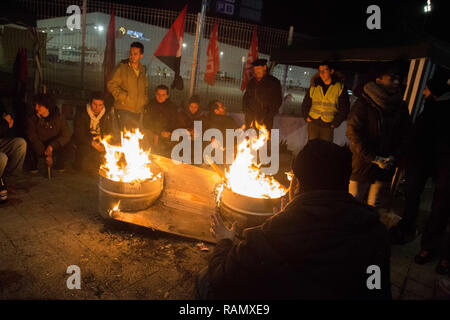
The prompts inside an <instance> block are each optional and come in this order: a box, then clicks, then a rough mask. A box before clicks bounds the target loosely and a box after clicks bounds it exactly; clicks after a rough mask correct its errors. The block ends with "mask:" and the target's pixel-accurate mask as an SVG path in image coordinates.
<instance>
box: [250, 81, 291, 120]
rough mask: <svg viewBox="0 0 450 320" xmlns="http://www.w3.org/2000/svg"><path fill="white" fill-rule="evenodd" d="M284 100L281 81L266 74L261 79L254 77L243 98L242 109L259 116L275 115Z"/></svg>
mask: <svg viewBox="0 0 450 320" xmlns="http://www.w3.org/2000/svg"><path fill="white" fill-rule="evenodd" d="M282 102H283V98H282V93H281V84H280V81H279V80H278V79H277V78H275V77H274V76H272V75H270V74H266V75H265V76H264V77H263V78H262V79H261V80H260V81H257V80H256V79H255V78H252V79H251V80H250V81H249V82H248V85H247V89H246V90H245V93H244V97H243V99H242V111H243V112H244V113H249V114H252V115H254V116H255V117H256V119H258V118H261V119H262V118H264V117H268V116H270V117H273V116H275V115H276V114H277V113H278V109H280V106H281V104H282Z"/></svg>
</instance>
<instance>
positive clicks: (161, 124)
mask: <svg viewBox="0 0 450 320" xmlns="http://www.w3.org/2000/svg"><path fill="white" fill-rule="evenodd" d="M178 120H179V116H178V107H177V105H176V104H175V103H173V102H172V100H170V99H167V100H166V101H165V102H164V103H159V102H158V101H156V99H155V98H154V99H152V100H151V101H150V103H149V104H148V105H147V106H146V107H145V108H144V128H145V129H147V130H151V131H152V132H153V133H154V134H157V135H159V134H161V132H163V131H169V132H172V131H173V130H175V129H177V128H179V127H180V124H179V123H178V122H179V121H178Z"/></svg>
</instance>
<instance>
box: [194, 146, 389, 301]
mask: <svg viewBox="0 0 450 320" xmlns="http://www.w3.org/2000/svg"><path fill="white" fill-rule="evenodd" d="M351 157H352V155H351V153H350V151H349V150H348V149H347V148H345V147H340V146H338V145H336V144H333V143H331V142H328V141H324V140H320V139H316V140H311V141H309V142H308V144H307V145H306V146H305V147H304V149H303V150H302V151H301V152H300V153H299V154H298V155H297V157H296V158H295V160H294V163H293V171H294V175H295V178H294V180H295V182H296V183H295V185H296V186H298V188H296V190H295V196H294V198H293V199H292V200H291V201H290V202H289V203H288V204H287V206H286V208H284V209H283V210H282V211H281V212H280V213H278V214H276V215H274V216H272V217H271V218H269V219H268V220H267V221H266V222H265V223H264V224H262V225H261V226H258V227H253V228H248V229H245V230H244V231H243V234H242V237H241V240H237V239H236V234H235V231H234V228H232V229H231V230H230V229H228V228H226V227H225V226H224V224H223V221H222V219H221V217H220V215H219V214H217V213H216V214H215V215H214V216H213V217H212V221H211V230H212V231H211V232H212V234H213V236H214V237H215V238H216V239H217V241H218V242H217V245H216V247H215V248H214V252H213V254H212V256H211V258H210V261H209V265H208V269H207V270H205V271H204V272H203V273H202V274H201V275H200V276H199V278H198V281H197V296H198V298H200V299H211V298H212V299H229V300H231V299H253V300H260V299H362V300H364V299H391V288H390V286H391V284H390V267H389V259H390V246H389V241H388V234H387V230H386V227H385V226H384V225H383V224H382V223H381V222H380V220H379V215H378V213H377V211H376V210H375V209H373V208H372V207H370V206H368V205H365V204H363V203H361V202H359V201H356V200H355V199H354V198H353V197H352V196H351V195H350V194H349V193H348V183H349V177H350V174H351ZM316 172H318V174H317V173H316ZM299 181H300V183H299ZM370 266H372V267H373V266H377V267H379V271H380V273H379V277H380V278H379V280H380V282H379V284H380V286H379V287H378V289H372V290H371V289H369V287H370V286H368V285H367V283H368V282H370V281H368V278H369V277H370V272H369V273H368V268H369V267H370Z"/></svg>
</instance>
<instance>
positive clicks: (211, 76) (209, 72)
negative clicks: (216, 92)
mask: <svg viewBox="0 0 450 320" xmlns="http://www.w3.org/2000/svg"><path fill="white" fill-rule="evenodd" d="M218 39H219V36H218V32H217V20H214V26H213V29H212V32H211V37H210V38H209V44H208V50H207V51H206V54H207V55H208V62H207V63H206V71H205V82H207V83H208V84H209V85H211V86H213V85H214V82H215V81H216V73H217V71H219V69H220V60H219V45H218Z"/></svg>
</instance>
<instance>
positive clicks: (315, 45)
mask: <svg viewBox="0 0 450 320" xmlns="http://www.w3.org/2000/svg"><path fill="white" fill-rule="evenodd" d="M324 60H327V61H330V62H332V63H333V64H334V66H335V68H336V69H337V70H340V71H347V72H354V73H364V72H368V71H369V70H373V69H377V68H379V67H380V66H381V65H386V64H396V65H400V66H401V64H405V63H408V64H409V70H408V72H407V85H406V88H405V94H404V100H405V102H406V103H407V104H408V108H409V111H410V113H411V115H412V117H413V119H414V118H415V116H416V114H417V111H418V109H419V108H418V107H419V106H421V105H422V101H423V100H422V99H423V97H422V94H421V93H422V91H423V89H424V87H425V83H426V81H427V80H428V79H430V78H431V77H432V75H433V73H434V70H435V67H436V65H438V66H441V67H444V68H447V69H450V44H449V43H447V42H444V41H441V40H438V39H436V38H433V37H431V36H426V35H405V34H401V35H399V34H386V33H377V32H374V33H373V34H370V33H366V34H364V35H347V36H346V37H345V38H344V37H341V38H330V39H323V38H322V39H314V40H309V41H302V42H298V43H296V44H294V45H292V46H290V47H285V48H280V49H276V50H274V51H273V52H272V55H271V66H272V67H273V66H274V65H276V64H285V65H296V66H302V67H310V68H317V67H318V64H319V62H321V61H324Z"/></svg>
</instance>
